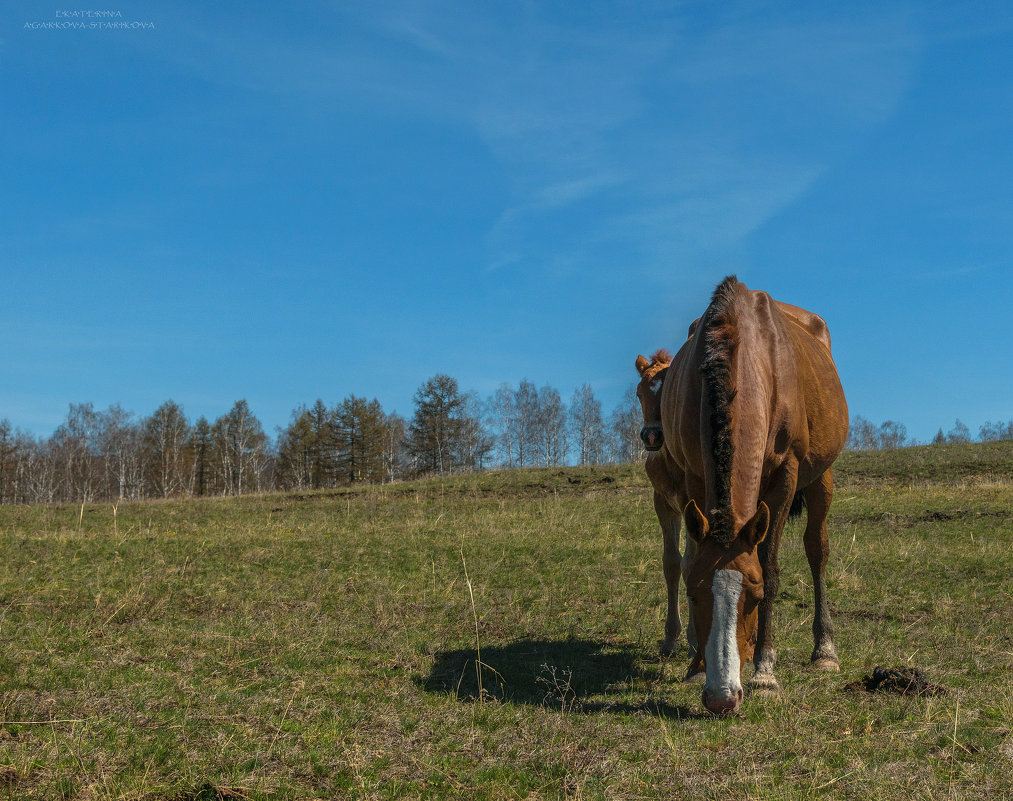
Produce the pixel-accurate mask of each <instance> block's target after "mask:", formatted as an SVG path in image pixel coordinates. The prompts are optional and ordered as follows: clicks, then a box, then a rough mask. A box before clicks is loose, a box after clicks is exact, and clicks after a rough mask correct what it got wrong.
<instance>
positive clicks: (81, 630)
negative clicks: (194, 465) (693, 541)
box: [0, 444, 1013, 801]
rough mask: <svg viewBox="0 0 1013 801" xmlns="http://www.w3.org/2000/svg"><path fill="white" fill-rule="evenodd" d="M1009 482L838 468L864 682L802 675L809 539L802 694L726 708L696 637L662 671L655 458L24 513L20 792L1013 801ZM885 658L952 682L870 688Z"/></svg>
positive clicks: (8, 759)
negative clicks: (932, 690)
mask: <svg viewBox="0 0 1013 801" xmlns="http://www.w3.org/2000/svg"><path fill="white" fill-rule="evenodd" d="M1011 465H1013V458H1011V449H1010V448H1009V447H1008V444H1000V445H998V446H995V445H984V446H983V445H968V446H935V447H931V448H924V449H911V450H905V451H898V452H892V453H861V454H845V456H844V457H842V460H841V465H840V471H839V478H838V487H839V491H838V492H837V494H836V498H835V502H834V507H833V509H832V511H831V518H830V529H831V539H832V550H831V557H830V562H829V564H828V587H829V596H830V599H831V608H832V613H833V616H834V619H835V623H836V628H837V635H836V639H837V648H838V653H839V655H840V657H841V673H840V674H824V673H816V672H814V671H812V670H811V669H810V668H809V666H808V657H809V653H810V651H811V648H812V635H811V627H812V594H811V578H810V575H809V572H808V569H807V567H806V564H805V557H804V554H803V549H802V547H801V543H800V536H799V535H800V533H801V529H800V524H799V523H792V524H790V525H789V528H788V530H787V531H786V533H785V538H784V542H783V544H782V549H781V565H782V573H781V586H780V592H779V594H778V601H777V604H776V605H775V616H776V636H777V638H778V649H779V654H780V657H779V665H778V678H779V681H780V683H781V685H782V692H781V694H780V695H777V696H773V697H766V696H757V695H750V696H748V697H747V699H746V702H745V704H744V706H743V709H742V711H741V713H740V715H739V716H737V717H733V718H728V719H715V718H713V717H712V716H710V715H708V714H706V713H704V712H703V711H702V707H701V703H700V688H699V687H698V686H696V685H688V684H685V683H683V682H681V681H680V679H681V678H682V676H683V674H684V672H685V667H686V661H687V653H686V650H685V643H684V642H683V645H682V647H681V648H680V651H679V652H678V653H677V654H676V655H675V656H674V657H672V658H671V659H662V658H660V657H659V656H658V640H659V638H660V636H661V632H662V626H663V614H664V588H663V582H662V572H661V565H660V554H661V543H660V541H659V537H658V529H657V522H656V520H655V517H654V511H653V508H652V504H651V499H650V490H649V485H648V482H647V479H646V477H645V475H644V472H643V469H642V468H641V467H639V466H631V467H608V468H550V469H541V470H519V471H501V472H490V473H480V474H465V475H458V476H451V477H448V478H443V479H430V480H424V481H413V482H405V483H402V484H394V485H388V486H364V487H354V488H348V489H342V490H337V491H326V492H312V493H289V494H274V495H262V496H246V497H241V498H205V499H199V500H167V501H157V502H155V501H152V502H145V503H133V504H128V503H123V504H119V505H118V506H113V505H111V504H101V505H95V506H86V507H84V508H82V507H81V506H79V505H76V506H75V505H62V506H58V505H54V506H39V507H0V531H3V534H4V536H3V537H2V538H0V564H2V565H3V571H2V573H0V631H2V633H3V636H2V637H0V795H3V792H2V791H4V790H6V792H7V796H8V797H10V798H18V799H52V798H67V799H113V798H138V799H141V798H143V799H147V800H148V801H198V800H199V801H208V800H209V799H236V798H242V799H258V800H260V801H267V800H268V799H271V800H272V801H274V800H276V799H292V801H295V800H297V799H298V800H300V801H310V799H321V798H361V799H374V798H390V799H394V798H462V797H467V798H477V799H507V798H552V799H564V798H602V799H606V798H607V799H612V798H622V799H625V798H630V799H632V798H636V799H659V801H660V799H667V798H671V797H673V796H678V797H680V798H685V799H701V800H702V799H708V800H710V799H741V798H750V799H779V800H781V801H795V800H796V799H797V800H798V801H802V800H803V799H816V798H820V799H823V798H826V799H840V800H841V801H844V800H845V799H852V798H877V799H884V800H885V801H900V799H908V798H913V797H917V798H961V799H991V798H1009V797H1013V775H1011V774H1010V771H1009V765H1010V759H1011V755H1013V730H1011V728H1010V720H1011V719H1013V648H1011V640H1010V635H1009V625H1008V616H1009V615H1008V611H1009V608H1010V605H1011V604H1013V596H1011V595H1010V591H1011V590H1010V588H1011V583H1010V577H1009V567H1008V566H1009V564H1010V563H1011V562H1013V522H1011V519H1010V516H1009V510H1010V509H1013V485H1011V484H1010V482H1009V480H1008V478H1007V476H1008V475H1009V474H1010V472H1011V470H1010V466H1011ZM683 603H684V604H685V600H684V601H683ZM684 608H685V606H684ZM877 665H883V666H886V667H891V668H894V667H900V668H905V669H911V668H918V669H920V670H922V671H924V675H925V677H926V678H927V679H928V680H929V681H930V682H931V683H932V684H934V685H938V686H939V687H941V688H942V690H943V692H944V694H942V695H934V696H931V697H909V696H900V695H892V694H886V693H880V694H875V695H873V694H869V693H867V692H865V691H864V690H855V689H853V687H854V685H855V683H856V682H858V681H860V680H861V679H862V678H863V676H864V675H866V674H869V673H870V672H871V671H872V669H873V668H874V667H875V666H877ZM747 675H748V669H747Z"/></svg>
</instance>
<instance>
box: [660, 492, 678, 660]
mask: <svg viewBox="0 0 1013 801" xmlns="http://www.w3.org/2000/svg"><path fill="white" fill-rule="evenodd" d="M654 511H655V512H657V514H658V522H659V523H660V524H661V537H662V541H663V542H664V551H663V554H662V566H663V568H664V571H665V586H666V588H667V590H668V612H667V614H666V616H665V639H664V640H662V642H661V655H662V656H671V655H672V654H674V653H675V651H676V649H677V648H678V644H679V635H680V634H681V633H682V620H681V619H680V617H679V576H680V574H681V572H682V555H681V554H680V553H679V528H680V527H681V526H682V515H680V514H679V513H678V512H676V511H674V510H673V509H672V507H671V506H669V505H668V503H667V502H666V501H665V499H664V497H663V496H662V495H661V493H659V492H655V493H654Z"/></svg>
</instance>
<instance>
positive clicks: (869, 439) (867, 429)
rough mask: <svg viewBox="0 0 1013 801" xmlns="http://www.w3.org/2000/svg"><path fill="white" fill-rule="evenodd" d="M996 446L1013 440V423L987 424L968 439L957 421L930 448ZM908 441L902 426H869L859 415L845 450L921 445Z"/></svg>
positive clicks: (968, 433) (965, 429)
mask: <svg viewBox="0 0 1013 801" xmlns="http://www.w3.org/2000/svg"><path fill="white" fill-rule="evenodd" d="M976 440H977V441H978V442H996V441H998V440H1013V420H1008V421H1007V422H1005V423H1002V422H999V423H993V422H991V421H989V422H986V423H985V424H984V425H982V426H981V428H979V429H978V436H977V438H975V437H973V436H972V435H971V429H970V428H968V427H967V426H966V425H965V424H964V423H962V422H960V420H959V419H958V420H956V421H955V422H954V424H953V428H951V429H950V430H949V431H946V432H944V431H943V429H942V428H940V429H939V431H938V432H936V435H935V436H934V437H933V438H932V441H931V442H930V443H929V444H930V445H940V444H943V443H947V442H949V443H954V442H956V443H960V442H974V441H976ZM923 444H925V443H921V442H918V441H917V440H915V439H912V438H910V437H908V435H907V428H906V427H905V426H904V424H903V423H897V422H894V421H893V420H887V421H886V422H885V423H881V424H880V425H878V426H877V425H875V424H873V423H870V422H869V421H868V420H866V419H865V418H864V417H862V416H861V415H856V416H855V417H852V418H851V428H850V429H849V431H848V443H847V445H846V446H845V447H846V448H847V449H848V450H851V451H869V450H891V449H893V448H908V447H912V446H914V445H923Z"/></svg>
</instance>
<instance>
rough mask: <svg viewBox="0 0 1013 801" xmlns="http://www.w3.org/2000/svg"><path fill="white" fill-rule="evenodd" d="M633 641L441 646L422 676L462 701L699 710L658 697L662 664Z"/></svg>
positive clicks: (573, 708)
mask: <svg viewBox="0 0 1013 801" xmlns="http://www.w3.org/2000/svg"><path fill="white" fill-rule="evenodd" d="M643 657H644V654H643V653H641V652H640V650H634V649H632V648H629V647H623V646H614V645H605V644H603V643H600V642H594V641H591V640H532V639H525V640H518V641H516V642H513V643H510V644H509V645H502V646H491V647H486V646H483V647H482V649H481V656H479V654H478V653H477V652H476V651H475V649H474V648H466V649H461V650H457V651H440V652H437V653H436V655H435V661H434V664H433V669H432V671H431V672H430V674H429V675H428V676H427V677H425V678H423V679H420V681H419V684H420V686H421V688H422V689H423V690H425V691H427V692H431V693H440V694H447V695H451V696H454V697H456V698H458V699H459V700H461V701H465V702H470V701H478V700H483V701H485V700H488V701H495V702H507V703H514V704H530V705H537V706H543V707H549V708H553V709H559V710H563V711H567V712H575V713H585V714H590V713H595V712H613V713H616V714H622V713H633V712H646V713H649V714H652V715H660V716H663V717H670V718H695V717H699V716H701V715H700V714H699V713H697V712H694V711H692V710H691V709H690V708H689V707H687V706H682V705H673V704H671V703H668V702H667V701H665V700H663V699H661V698H658V697H657V695H658V693H657V692H656V691H652V688H651V686H650V685H656V684H662V683H664V684H667V683H669V682H674V681H676V679H674V678H671V677H669V678H664V679H661V680H660V681H659V675H658V674H659V669H658V664H657V663H656V662H655V663H652V664H650V665H645V664H644V662H643Z"/></svg>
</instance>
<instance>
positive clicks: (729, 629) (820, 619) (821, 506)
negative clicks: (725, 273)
mask: <svg viewBox="0 0 1013 801" xmlns="http://www.w3.org/2000/svg"><path fill="white" fill-rule="evenodd" d="M666 360H668V357H667V354H664V353H663V352H659V353H657V354H655V356H654V358H653V359H652V360H650V361H648V360H647V359H644V358H643V357H638V359H637V369H638V371H639V372H640V374H641V385H640V387H638V396H639V397H640V401H641V408H642V411H643V413H644V429H643V430H642V432H641V437H642V438H643V440H644V443H645V446H646V447H648V449H649V450H652V451H654V452H653V453H652V454H650V455H649V457H648V462H647V471H648V475H649V476H650V477H651V482H652V485H653V486H654V489H655V509H656V511H657V512H658V519H659V522H660V523H661V527H662V531H663V535H664V538H665V563H664V564H665V578H666V583H667V584H668V593H669V607H668V618H667V622H666V627H665V641H664V643H663V645H662V650H663V651H664V652H671V651H672V650H674V647H675V640H676V638H677V637H678V634H679V629H680V621H679V612H678V597H677V589H678V580H679V569H680V561H682V562H683V564H682V565H681V567H682V572H683V578H684V579H685V581H686V591H687V594H688V595H689V598H690V629H691V631H690V633H689V634H690V636H689V640H690V654H691V660H692V661H691V664H690V668H689V674H688V675H689V676H694V675H697V674H699V673H701V672H703V673H704V674H705V684H704V692H703V701H704V705H705V706H706V707H707V708H708V709H709V710H711V711H712V712H715V713H718V714H721V713H730V712H733V711H735V710H737V709H738V707H739V705H740V704H741V702H742V685H741V676H740V672H741V666H742V665H743V664H744V663H745V662H746V661H748V660H749V659H752V660H753V663H754V666H755V672H754V675H753V677H752V680H751V682H750V684H751V685H752V686H753V687H755V688H759V689H767V690H776V689H777V687H778V685H777V680H776V678H775V677H774V665H775V661H776V651H775V650H774V640H773V635H772V630H771V629H772V627H771V623H772V611H773V609H772V607H773V601H774V598H775V597H776V596H777V589H778V579H779V567H778V561H777V551H778V546H779V544H780V539H781V533H782V531H783V528H784V524H785V522H786V520H787V518H788V515H789V512H790V511H791V510H792V506H793V501H794V500H795V498H796V496H800V497H801V498H803V499H804V501H805V505H806V508H807V524H806V529H805V534H804V536H803V542H804V546H805V552H806V556H807V558H808V560H809V566H810V569H811V571H812V575H813V586H814V591H815V601H816V614H815V617H814V621H813V638H814V642H815V647H814V649H813V653H812V657H811V662H812V663H813V665H815V666H816V667H818V668H821V669H827V670H835V669H837V667H838V660H837V654H836V651H835V649H834V644H833V624H832V622H831V619H830V614H829V608H828V605H827V599H826V581H825V577H824V573H825V566H826V561H827V554H828V542H827V532H826V516H827V511H828V508H829V505H830V500H831V497H832V495H833V473H832V470H831V465H832V464H833V462H834V460H835V459H836V458H837V456H838V454H839V453H840V451H841V449H842V448H843V446H844V442H845V439H846V438H847V431H848V410H847V404H846V402H845V399H844V392H843V390H842V389H841V384H840V379H839V378H838V376H837V370H836V367H835V366H834V363H833V359H832V357H831V354H830V336H829V332H828V331H827V327H826V324H825V323H824V322H823V320H822V319H821V318H820V317H819V316H817V315H815V314H812V313H811V312H808V311H805V310H804V309H800V308H798V307H796V306H791V305H789V304H782V303H778V302H776V301H774V300H773V299H772V298H771V297H770V296H769V295H768V294H767V293H765V292H758V291H751V290H749V289H748V288H747V287H746V286H745V285H744V284H741V283H739V282H738V281H737V280H736V279H735V277H734V276H729V277H728V278H726V279H725V280H724V281H723V282H722V283H721V284H720V285H719V286H718V288H717V289H716V290H715V292H714V296H713V298H712V300H711V303H710V305H709V306H708V308H707V310H706V312H705V313H704V314H703V316H702V317H701V318H700V319H699V320H697V321H695V322H694V323H693V325H692V326H690V336H689V339H687V341H686V343H685V344H684V345H683V346H682V348H681V349H680V350H679V353H678V354H677V355H676V356H675V357H674V359H670V360H668V363H667V364H665V363H664V362H665V361H666ZM796 508H798V507H797V506H796ZM682 520H684V521H685V524H686V530H687V534H688V538H687V548H686V559H685V560H680V557H679V549H678V531H679V525H680V522H681V521H682ZM694 635H695V636H694ZM697 643H699V644H700V646H702V647H700V648H697V647H695V646H696V645H697Z"/></svg>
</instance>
